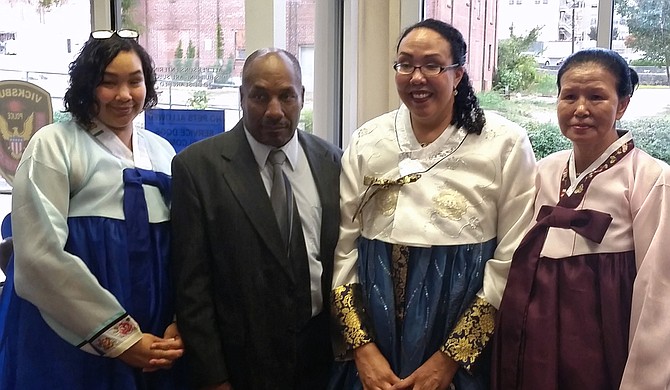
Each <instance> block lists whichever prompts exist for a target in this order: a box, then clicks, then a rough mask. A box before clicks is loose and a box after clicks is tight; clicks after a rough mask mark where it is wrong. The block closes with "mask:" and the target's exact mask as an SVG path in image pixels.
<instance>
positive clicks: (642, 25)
mask: <svg viewBox="0 0 670 390" xmlns="http://www.w3.org/2000/svg"><path fill="white" fill-rule="evenodd" d="M615 4H616V7H617V12H619V14H620V15H621V16H623V17H624V18H626V19H627V24H628V31H629V32H630V35H632V37H633V38H632V39H627V40H626V43H627V44H628V45H630V46H629V47H631V48H634V49H637V50H641V51H643V52H644V53H645V59H648V60H651V61H655V62H658V63H660V64H661V66H664V67H665V74H666V77H667V83H668V85H670V0H620V1H617V2H615Z"/></svg>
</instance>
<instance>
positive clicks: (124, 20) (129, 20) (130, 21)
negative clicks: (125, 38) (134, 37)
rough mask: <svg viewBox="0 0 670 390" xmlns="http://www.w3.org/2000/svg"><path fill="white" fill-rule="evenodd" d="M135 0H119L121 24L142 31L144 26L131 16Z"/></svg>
mask: <svg viewBox="0 0 670 390" xmlns="http://www.w3.org/2000/svg"><path fill="white" fill-rule="evenodd" d="M136 2H137V0H121V26H122V27H123V28H129V29H133V30H136V31H137V32H140V33H142V32H143V31H144V26H142V25H141V24H139V23H138V22H137V21H136V20H135V19H134V18H133V8H135V5H136Z"/></svg>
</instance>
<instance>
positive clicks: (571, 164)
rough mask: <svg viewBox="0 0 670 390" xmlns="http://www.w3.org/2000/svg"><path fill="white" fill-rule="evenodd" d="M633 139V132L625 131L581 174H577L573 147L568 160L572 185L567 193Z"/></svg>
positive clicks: (572, 190) (571, 191) (570, 193)
mask: <svg viewBox="0 0 670 390" xmlns="http://www.w3.org/2000/svg"><path fill="white" fill-rule="evenodd" d="M631 139H633V134H632V133H631V132H630V131H627V132H626V133H624V134H623V135H622V136H621V137H619V138H617V140H616V141H614V142H612V144H611V145H610V146H608V147H607V149H605V151H604V152H603V153H602V154H601V155H600V156H599V157H598V158H597V159H595V161H593V162H592V163H591V165H589V166H588V168H586V169H585V170H584V172H582V173H580V174H579V176H577V168H576V167H575V150H574V149H573V150H572V153H570V159H569V160H568V174H569V175H570V187H568V189H567V190H566V191H565V193H566V195H568V196H570V195H572V193H573V192H574V191H575V189H576V188H577V185H578V184H579V182H581V181H582V180H583V179H584V178H585V177H586V175H588V174H589V173H591V172H593V171H594V170H595V169H597V168H598V167H599V166H601V165H602V163H604V162H605V160H607V159H608V158H609V157H610V156H611V155H612V153H614V151H615V150H617V149H619V148H620V147H621V146H622V145H623V144H625V143H626V142H628V141H630V140H631Z"/></svg>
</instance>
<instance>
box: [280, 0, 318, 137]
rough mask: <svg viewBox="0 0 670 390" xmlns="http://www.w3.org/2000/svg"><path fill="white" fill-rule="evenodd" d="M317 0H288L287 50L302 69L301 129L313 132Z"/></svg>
mask: <svg viewBox="0 0 670 390" xmlns="http://www.w3.org/2000/svg"><path fill="white" fill-rule="evenodd" d="M315 7H316V0H286V50H287V51H289V52H290V53H292V54H293V55H295V57H296V58H297V59H298V61H300V68H301V69H302V83H303V85H304V86H305V105H304V107H303V109H302V113H301V115H300V124H299V125H298V126H299V127H300V128H301V129H303V130H305V131H308V132H310V133H311V132H312V131H313V129H312V112H313V107H314V28H315V24H314V18H315V15H316V8H315Z"/></svg>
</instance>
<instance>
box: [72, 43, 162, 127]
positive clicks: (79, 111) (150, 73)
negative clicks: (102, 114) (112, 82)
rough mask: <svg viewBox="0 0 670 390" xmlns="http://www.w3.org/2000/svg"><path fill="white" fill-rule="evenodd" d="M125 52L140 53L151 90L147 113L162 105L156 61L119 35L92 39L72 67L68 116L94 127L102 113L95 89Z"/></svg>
mask: <svg viewBox="0 0 670 390" xmlns="http://www.w3.org/2000/svg"><path fill="white" fill-rule="evenodd" d="M122 51H123V52H134V53H136V54H137V55H138V57H139V58H140V61H141V63H142V72H143V73H144V84H145V86H146V90H147V94H146V98H145V100H144V109H145V110H146V109H149V108H151V107H154V106H155V105H156V103H158V94H157V93H156V87H155V84H156V73H155V72H154V65H153V60H152V59H151V56H149V53H147V51H146V50H145V49H144V48H143V47H142V46H141V45H140V44H139V43H138V42H137V41H136V40H135V39H129V38H121V37H119V36H118V35H116V34H112V36H111V37H110V38H107V39H95V38H89V40H88V41H87V42H86V43H85V44H84V46H83V47H82V49H81V51H80V52H79V55H78V56H77V58H76V59H75V60H74V61H72V63H70V71H69V75H70V86H69V87H68V89H67V91H66V92H65V96H64V97H63V104H64V106H65V112H69V113H70V114H72V116H73V117H74V119H75V121H77V123H79V125H81V126H82V127H84V128H86V129H88V128H90V127H91V126H92V125H93V119H94V118H95V117H96V116H97V115H98V111H99V109H100V108H99V107H98V103H97V101H96V98H95V89H96V88H97V87H98V86H99V85H100V83H101V82H102V78H103V76H104V74H105V69H107V66H108V65H109V64H110V63H111V62H112V61H113V60H114V58H116V56H117V55H118V54H119V52H122Z"/></svg>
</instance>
